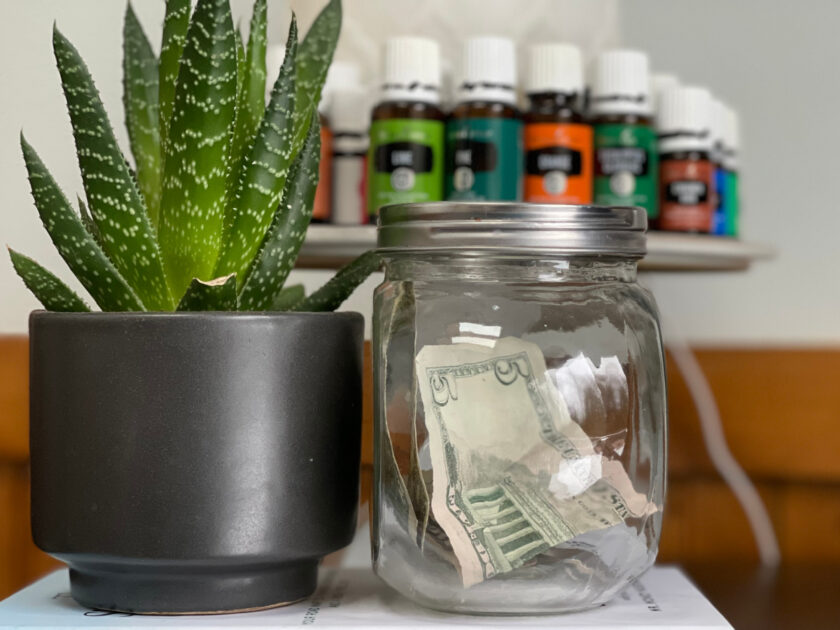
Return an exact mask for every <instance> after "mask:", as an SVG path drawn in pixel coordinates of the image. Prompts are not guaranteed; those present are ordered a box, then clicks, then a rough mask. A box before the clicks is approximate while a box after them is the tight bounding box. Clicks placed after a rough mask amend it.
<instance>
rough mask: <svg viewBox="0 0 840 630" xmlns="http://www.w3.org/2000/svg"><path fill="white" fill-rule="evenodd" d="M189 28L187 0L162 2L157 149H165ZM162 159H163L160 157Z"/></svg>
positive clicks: (188, 5)
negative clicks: (158, 136)
mask: <svg viewBox="0 0 840 630" xmlns="http://www.w3.org/2000/svg"><path fill="white" fill-rule="evenodd" d="M189 24H190V0H166V15H165V16H164V18H163V38H162V39H161V43H160V64H159V65H158V83H159V88H158V93H159V98H158V102H159V128H160V146H161V147H164V146H166V136H167V134H168V132H169V119H170V118H171V117H172V103H173V102H174V100H175V82H176V81H177V79H178V68H179V66H180V63H181V55H182V54H183V52H184V43H185V42H186V41H187V27H188V26H189ZM161 159H163V156H161Z"/></svg>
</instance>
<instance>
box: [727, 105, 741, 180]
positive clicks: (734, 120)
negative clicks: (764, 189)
mask: <svg viewBox="0 0 840 630" xmlns="http://www.w3.org/2000/svg"><path fill="white" fill-rule="evenodd" d="M723 120H724V122H723V153H724V157H723V159H724V165H725V166H726V168H728V169H730V170H735V169H736V168H737V167H738V152H739V151H740V149H741V130H740V125H739V120H738V112H736V111H735V110H734V109H732V108H731V107H726V108H725V111H724V119H723Z"/></svg>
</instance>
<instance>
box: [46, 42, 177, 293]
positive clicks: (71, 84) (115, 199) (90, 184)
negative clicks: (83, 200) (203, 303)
mask: <svg viewBox="0 0 840 630" xmlns="http://www.w3.org/2000/svg"><path fill="white" fill-rule="evenodd" d="M53 47H54V51H55V58H56V62H57V65H58V70H59V73H60V74H61V82H62V86H63V88H64V94H65V97H66V100H67V107H68V110H69V111H70V122H71V123H72V126H73V135H74V137H75V140H76V149H77V154H78V157H79V168H80V170H81V173H82V182H83V184H84V187H85V193H86V195H87V199H88V202H89V204H90V212H91V214H92V216H93V219H94V221H95V223H96V225H97V227H98V228H99V231H100V233H101V235H102V243H103V245H104V247H105V250H106V252H107V256H108V258H109V259H110V261H113V265H114V267H116V269H117V270H118V271H119V273H120V274H121V276H122V277H124V278H125V281H126V282H127V283H128V284H129V286H131V287H132V289H133V290H134V292H136V294H137V296H139V298H140V300H141V301H142V303H143V304H145V305H146V306H147V307H148V308H149V309H150V310H168V309H170V308H172V306H173V301H172V298H171V296H170V294H169V290H168V287H167V284H166V279H165V276H164V271H163V263H162V261H161V257H160V252H159V249H158V245H157V241H156V239H155V233H154V229H153V228H152V226H151V223H150V222H149V218H148V215H147V213H146V208H145V203H144V201H143V198H142V196H141V194H140V191H139V190H138V188H137V185H136V183H135V181H134V179H133V176H132V174H131V172H130V171H129V168H128V165H127V164H126V161H125V158H124V157H123V154H122V152H121V151H120V149H119V147H118V146H117V141H116V138H115V137H114V133H113V130H112V129H111V124H110V123H109V122H108V117H107V115H106V114H105V108H104V107H103V105H102V101H101V99H100V98H99V92H98V91H97V90H96V86H95V85H94V83H93V79H92V78H91V76H90V73H89V72H88V70H87V67H86V66H85V64H84V61H83V60H82V58H81V56H80V55H79V53H78V51H77V50H76V49H75V48H74V47H73V45H72V44H71V43H70V42H69V41H67V39H66V38H65V37H64V36H63V35H62V34H61V33H59V32H58V30H55V31H54V32H53ZM92 129H96V130H97V131H96V133H95V134H91V133H88V132H89V131H90V130H92ZM65 201H66V200H65ZM68 206H69V204H68ZM130 208H131V209H133V210H134V213H133V214H132V213H131V212H129V209H130ZM74 217H75V214H74ZM80 225H81V224H80ZM85 234H87V233H86V232H85ZM141 244H146V245H147V246H148V247H149V248H150V251H153V252H154V255H153V256H150V257H148V258H147V259H146V261H145V262H146V264H144V261H142V260H139V259H137V258H136V257H135V256H134V252H135V251H136V250H137V249H138V248H139V246H140V245H141ZM97 302H98V300H97ZM100 306H101V304H100ZM103 308H105V307H103Z"/></svg>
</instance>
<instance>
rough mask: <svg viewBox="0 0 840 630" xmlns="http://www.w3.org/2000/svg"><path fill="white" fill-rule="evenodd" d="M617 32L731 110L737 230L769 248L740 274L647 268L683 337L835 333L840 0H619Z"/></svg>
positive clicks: (838, 337) (781, 338)
mask: <svg viewBox="0 0 840 630" xmlns="http://www.w3.org/2000/svg"><path fill="white" fill-rule="evenodd" d="M620 10H621V24H622V29H623V31H622V34H623V39H624V42H625V43H626V44H627V45H630V46H634V47H638V48H640V49H644V50H647V51H649V52H650V54H651V57H652V63H653V65H654V66H655V67H656V69H658V70H661V71H669V72H675V73H677V74H678V75H680V76H681V77H682V78H683V80H684V81H688V82H692V83H696V84H700V85H705V86H708V87H709V88H711V89H712V90H713V91H715V92H717V93H719V94H720V95H721V96H722V98H724V99H725V100H727V101H728V102H729V103H731V104H732V105H733V106H735V107H736V108H737V109H739V110H740V112H741V121H742V124H741V127H742V136H743V141H744V149H743V152H742V164H743V180H742V181H743V186H742V190H743V199H744V203H743V205H744V216H743V221H742V226H743V233H744V238H746V239H749V240H755V241H763V242H767V243H774V244H775V245H776V246H777V247H778V249H779V256H778V258H777V259H775V260H774V261H772V262H762V263H758V264H756V265H755V266H754V268H753V269H752V270H751V271H749V272H747V273H735V274H698V275H686V274H673V275H656V276H654V277H651V278H649V279H648V280H647V281H648V284H649V286H651V287H652V288H653V289H654V292H655V294H656V296H657V299H658V301H659V303H660V307H661V308H662V310H663V311H664V312H665V313H667V314H669V315H670V316H671V319H674V320H675V321H676V322H677V323H678V324H679V326H680V328H681V329H682V330H683V332H684V333H685V334H686V335H687V336H688V337H689V338H690V339H693V340H700V341H709V342H732V343H740V342H747V343H774V344H787V343H804V344H817V343H826V342H828V343H834V344H836V343H838V342H840V277H838V275H839V274H840V247H838V240H839V239H840V207H838V205H840V204H838V199H840V197H839V196H838V190H840V189H839V188H838V183H839V182H838V167H840V159H838V150H840V116H838V111H839V110H838V104H840V74H838V69H837V64H838V62H840V38H838V37H837V25H838V24H840V2H837V1H836V0H808V1H804V2H789V1H787V0H748V1H743V0H742V1H739V2H732V1H730V0H703V1H702V2H663V1H661V0H624V1H623V2H622V3H621V5H620Z"/></svg>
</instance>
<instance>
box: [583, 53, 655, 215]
mask: <svg viewBox="0 0 840 630" xmlns="http://www.w3.org/2000/svg"><path fill="white" fill-rule="evenodd" d="M590 108H591V121H592V125H593V128H594V132H595V178H594V179H595V182H594V200H595V203H597V204H602V205H610V206H614V205H615V206H641V207H642V208H645V210H647V214H648V218H649V219H651V220H654V219H656V218H657V216H658V215H659V209H658V203H657V194H658V187H657V179H658V172H659V163H658V156H657V151H656V132H655V131H654V128H653V125H652V117H651V102H650V83H649V77H648V58H647V55H646V54H645V53H642V52H638V51H635V50H611V51H607V52H605V53H602V54H601V56H600V57H598V59H597V62H596V66H595V77H594V80H593V84H592V93H591V97H590Z"/></svg>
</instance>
